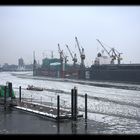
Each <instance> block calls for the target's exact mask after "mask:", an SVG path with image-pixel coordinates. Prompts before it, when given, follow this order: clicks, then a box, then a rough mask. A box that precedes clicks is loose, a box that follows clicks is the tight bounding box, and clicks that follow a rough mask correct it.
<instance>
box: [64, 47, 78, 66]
mask: <svg viewBox="0 0 140 140" xmlns="http://www.w3.org/2000/svg"><path fill="white" fill-rule="evenodd" d="M66 47H67V49H68V51H69V53H70V55H71V57H72V61H73V65H74V66H75V64H76V62H77V57H76V53H75V54H74V56H73V55H72V53H71V51H70V49H69V47H68V45H66Z"/></svg>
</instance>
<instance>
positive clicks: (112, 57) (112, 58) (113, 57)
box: [96, 39, 116, 64]
mask: <svg viewBox="0 0 140 140" xmlns="http://www.w3.org/2000/svg"><path fill="white" fill-rule="evenodd" d="M96 40H97V41H98V42H99V43H100V45H101V46H102V47H103V49H104V50H105V51H106V52H107V54H108V55H109V57H110V58H111V64H114V60H115V59H116V56H115V54H113V53H112V55H111V54H110V53H111V51H112V52H113V49H111V50H110V51H109V52H108V51H107V49H106V48H105V47H104V46H103V44H102V43H101V41H100V40H98V39H96Z"/></svg>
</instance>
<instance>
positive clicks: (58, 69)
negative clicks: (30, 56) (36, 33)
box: [33, 37, 140, 83]
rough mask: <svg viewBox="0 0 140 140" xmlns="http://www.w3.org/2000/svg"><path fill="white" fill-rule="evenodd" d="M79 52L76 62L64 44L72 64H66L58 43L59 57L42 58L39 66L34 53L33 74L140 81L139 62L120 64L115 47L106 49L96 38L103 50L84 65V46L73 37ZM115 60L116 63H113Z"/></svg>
mask: <svg viewBox="0 0 140 140" xmlns="http://www.w3.org/2000/svg"><path fill="white" fill-rule="evenodd" d="M75 41H76V43H77V47H78V50H79V54H80V59H81V60H80V64H77V57H76V53H75V54H72V52H71V50H70V48H69V46H68V45H66V47H67V49H68V51H69V53H70V55H71V58H72V61H73V64H68V63H67V62H68V60H67V57H68V56H66V55H65V54H64V52H63V50H61V48H60V45H59V44H58V53H59V55H60V57H59V58H53V57H52V58H44V59H43V60H42V65H41V66H40V67H39V66H38V64H37V62H36V60H35V55H34V63H33V75H34V76H47V77H55V78H70V79H82V80H91V81H113V82H126V83H140V64H121V60H122V57H121V54H122V53H120V52H118V51H117V50H116V49H115V48H110V50H108V49H107V48H106V47H105V46H104V45H103V43H102V42H101V41H100V40H98V39H97V41H98V43H99V44H100V45H101V47H102V48H103V50H102V51H101V52H98V53H97V57H96V58H95V60H94V63H93V64H92V65H91V66H90V67H85V64H84V60H85V58H86V57H85V54H84V48H83V47H81V46H80V45H79V42H78V39H77V37H75ZM115 62H117V63H115Z"/></svg>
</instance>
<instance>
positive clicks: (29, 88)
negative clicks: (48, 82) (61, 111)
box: [27, 85, 43, 91]
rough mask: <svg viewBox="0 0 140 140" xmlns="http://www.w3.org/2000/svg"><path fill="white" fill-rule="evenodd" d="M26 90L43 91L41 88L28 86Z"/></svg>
mask: <svg viewBox="0 0 140 140" xmlns="http://www.w3.org/2000/svg"><path fill="white" fill-rule="evenodd" d="M27 90H35V91H43V88H40V87H35V86H33V85H28V87H27Z"/></svg>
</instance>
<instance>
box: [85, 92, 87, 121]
mask: <svg viewBox="0 0 140 140" xmlns="http://www.w3.org/2000/svg"><path fill="white" fill-rule="evenodd" d="M85 120H87V94H85Z"/></svg>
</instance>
